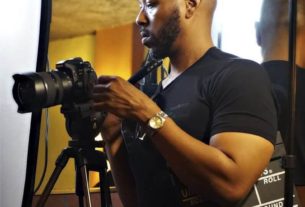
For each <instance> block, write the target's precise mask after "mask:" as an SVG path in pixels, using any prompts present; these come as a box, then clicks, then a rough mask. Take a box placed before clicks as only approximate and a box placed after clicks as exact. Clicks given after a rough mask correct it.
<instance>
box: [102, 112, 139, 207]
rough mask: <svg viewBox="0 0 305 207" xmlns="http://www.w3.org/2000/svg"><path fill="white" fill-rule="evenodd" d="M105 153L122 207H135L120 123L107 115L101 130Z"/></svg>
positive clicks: (135, 202) (135, 197)
mask: <svg viewBox="0 0 305 207" xmlns="http://www.w3.org/2000/svg"><path fill="white" fill-rule="evenodd" d="M101 133H102V137H103V139H104V141H105V151H106V154H107V158H108V160H109V162H110V166H111V173H112V176H113V179H114V182H115V185H116V189H117V191H118V193H119V196H120V198H121V201H122V203H123V204H124V207H136V206H137V196H136V190H135V183H134V178H133V176H132V174H131V171H130V168H129V165H128V160H127V152H126V148H125V146H124V143H123V139H122V137H121V121H120V119H119V118H118V117H116V116H114V115H113V114H108V116H107V117H106V120H105V123H104V125H103V128H102V131H101Z"/></svg>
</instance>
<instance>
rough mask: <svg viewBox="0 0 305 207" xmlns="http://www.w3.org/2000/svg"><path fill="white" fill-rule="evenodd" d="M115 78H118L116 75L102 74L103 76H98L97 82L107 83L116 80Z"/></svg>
mask: <svg viewBox="0 0 305 207" xmlns="http://www.w3.org/2000/svg"><path fill="white" fill-rule="evenodd" d="M117 78H118V77H117V76H105V75H103V76H100V77H98V79H97V82H98V83H100V84H109V83H111V82H112V81H114V80H117Z"/></svg>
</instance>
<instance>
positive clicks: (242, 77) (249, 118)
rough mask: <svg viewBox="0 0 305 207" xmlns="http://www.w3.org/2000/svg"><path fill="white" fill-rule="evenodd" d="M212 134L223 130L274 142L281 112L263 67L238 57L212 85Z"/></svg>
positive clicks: (216, 77)
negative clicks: (278, 111)
mask: <svg viewBox="0 0 305 207" xmlns="http://www.w3.org/2000/svg"><path fill="white" fill-rule="evenodd" d="M211 87H212V90H210V91H211V94H210V95H211V97H212V98H211V100H212V104H211V105H212V126H211V135H215V134H217V133H221V132H243V133H250V134H255V135H258V136H261V137H264V138H265V139H267V140H269V141H270V142H272V143H274V141H275V135H276V130H277V114H276V107H275V102H274V99H273V96H272V89H271V83H270V81H269V78H268V76H267V74H266V73H265V71H264V70H263V69H262V68H261V66H260V65H259V64H257V63H255V62H253V61H249V60H241V59H237V60H234V61H233V62H232V63H231V64H230V65H229V66H228V67H227V68H226V69H225V70H223V71H222V72H220V73H219V74H218V75H217V76H215V77H214V79H213V83H212V84H211Z"/></svg>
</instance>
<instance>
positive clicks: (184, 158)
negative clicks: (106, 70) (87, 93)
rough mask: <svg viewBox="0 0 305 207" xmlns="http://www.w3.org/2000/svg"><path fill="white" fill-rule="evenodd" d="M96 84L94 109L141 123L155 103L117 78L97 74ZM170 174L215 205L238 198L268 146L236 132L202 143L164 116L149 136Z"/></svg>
mask: <svg viewBox="0 0 305 207" xmlns="http://www.w3.org/2000/svg"><path fill="white" fill-rule="evenodd" d="M101 82H102V83H104V82H106V84H101V85H99V86H97V87H96V94H95V98H96V100H97V103H96V105H95V108H96V109H97V110H98V109H104V110H105V109H106V110H107V111H110V112H112V113H114V114H116V115H117V116H119V117H129V118H134V119H136V120H138V121H140V122H142V123H144V124H146V123H147V120H148V119H149V118H151V117H152V116H153V115H155V114H156V113H157V112H159V111H160V108H159V107H158V106H157V105H156V104H155V103H154V102H153V101H152V100H150V99H149V98H148V97H146V96H145V94H143V93H142V92H141V91H139V90H137V89H136V88H135V87H133V86H132V85H130V84H129V83H128V82H126V81H124V80H122V79H121V78H119V77H112V78H109V77H106V78H105V79H104V78H102V79H101ZM152 141H153V143H154V145H155V146H156V147H157V149H158V150H159V152H160V153H161V154H162V155H163V157H164V158H165V159H166V161H167V162H168V164H169V165H170V167H171V168H172V170H173V171H174V173H175V174H176V175H177V176H178V177H179V178H180V180H181V181H182V182H183V183H184V184H186V185H187V186H188V187H190V188H191V189H193V190H195V191H196V192H198V193H200V194H201V195H204V196H206V197H207V198H210V199H211V200H212V201H214V202H218V203H219V204H220V205H224V206H229V205H231V204H233V203H236V202H237V201H239V200H240V199H242V198H243V197H244V196H245V195H246V194H247V192H248V191H249V190H250V188H251V187H252V185H253V184H254V182H255V181H256V180H257V178H258V177H259V175H260V173H261V172H262V171H263V169H264V168H265V167H266V166H267V164H268V162H269V159H270V158H271V155H272V152H273V145H272V144H271V143H270V142H269V141H267V140H265V139H264V138H262V137H259V136H256V135H253V134H246V133H237V132H226V133H219V134H216V135H214V136H213V137H211V141H210V145H206V144H204V143H202V142H201V141H199V140H197V139H196V138H194V137H192V136H190V135H189V134H187V133H186V132H184V131H183V130H182V129H181V128H179V127H178V126H177V125H176V124H175V122H174V121H173V120H172V119H170V118H167V120H166V122H165V125H164V126H163V127H162V128H161V129H159V130H158V132H157V134H156V135H155V136H154V137H152Z"/></svg>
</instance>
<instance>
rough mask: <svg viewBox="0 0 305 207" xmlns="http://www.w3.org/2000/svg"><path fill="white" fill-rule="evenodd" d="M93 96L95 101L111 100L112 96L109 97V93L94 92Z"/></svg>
mask: <svg viewBox="0 0 305 207" xmlns="http://www.w3.org/2000/svg"><path fill="white" fill-rule="evenodd" d="M91 98H92V99H93V101H94V102H100V101H107V100H111V98H109V96H108V95H106V94H103V93H93V94H92V96H91Z"/></svg>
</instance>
